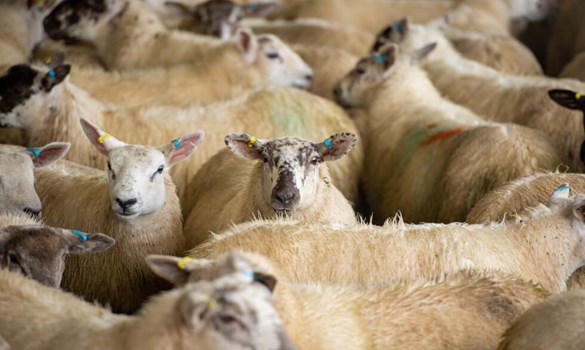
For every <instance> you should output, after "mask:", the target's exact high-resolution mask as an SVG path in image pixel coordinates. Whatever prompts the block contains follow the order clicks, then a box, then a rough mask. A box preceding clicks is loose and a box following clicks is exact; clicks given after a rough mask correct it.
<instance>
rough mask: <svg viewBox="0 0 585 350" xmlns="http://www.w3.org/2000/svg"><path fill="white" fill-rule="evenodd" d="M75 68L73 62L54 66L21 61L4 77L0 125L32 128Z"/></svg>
mask: <svg viewBox="0 0 585 350" xmlns="http://www.w3.org/2000/svg"><path fill="white" fill-rule="evenodd" d="M70 70H71V66H69V65H58V66H56V67H54V68H52V69H49V68H41V67H32V66H30V65H26V64H19V65H15V66H12V67H10V69H9V70H8V71H7V72H6V73H5V74H4V75H3V76H1V77H0V127H2V128H28V127H30V125H31V124H32V123H35V122H36V120H31V119H30V118H34V117H37V116H38V114H39V113H40V112H41V110H42V108H43V107H44V106H46V105H48V104H49V101H50V99H51V98H50V94H51V92H53V90H54V88H55V86H57V85H59V84H60V83H61V82H63V80H65V78H66V77H67V75H68V74H69V71H70Z"/></svg>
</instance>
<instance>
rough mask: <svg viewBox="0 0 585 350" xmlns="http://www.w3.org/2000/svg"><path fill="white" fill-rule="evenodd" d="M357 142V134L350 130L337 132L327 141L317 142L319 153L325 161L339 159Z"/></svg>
mask: <svg viewBox="0 0 585 350" xmlns="http://www.w3.org/2000/svg"><path fill="white" fill-rule="evenodd" d="M356 142H357V139H356V136H355V135H354V134H352V133H349V132H343V133H339V134H335V135H333V136H331V137H329V138H328V139H325V141H323V142H321V143H318V144H315V149H316V151H317V153H319V154H320V155H321V157H322V158H323V160H324V161H331V160H338V159H340V158H341V157H343V156H344V155H346V154H347V152H349V151H350V150H351V149H352V148H353V146H354V145H355V143H356Z"/></svg>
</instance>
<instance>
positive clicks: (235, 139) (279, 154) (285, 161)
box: [225, 132, 356, 215]
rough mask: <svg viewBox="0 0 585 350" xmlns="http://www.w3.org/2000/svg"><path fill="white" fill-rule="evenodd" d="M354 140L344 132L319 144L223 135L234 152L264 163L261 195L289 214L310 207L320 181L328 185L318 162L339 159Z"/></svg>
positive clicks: (354, 138)
mask: <svg viewBox="0 0 585 350" xmlns="http://www.w3.org/2000/svg"><path fill="white" fill-rule="evenodd" d="M355 142H356V137H355V135H354V134H351V133H347V132H346V133H339V134H336V135H333V136H331V137H329V138H327V139H326V140H325V141H323V142H321V143H314V142H311V141H307V140H303V139H300V138H296V137H285V138H281V139H274V140H268V141H267V140H259V139H256V138H255V137H253V136H250V135H248V134H231V135H228V136H226V138H225V143H226V145H227V146H228V148H229V149H230V150H231V151H232V152H233V153H235V154H236V155H238V156H240V157H241V158H244V159H247V160H257V161H261V162H263V167H262V168H261V169H262V179H261V182H262V198H263V199H264V201H265V202H266V203H267V204H269V205H270V206H271V207H272V208H273V209H274V211H275V212H276V213H277V214H278V215H292V214H293V213H294V212H295V211H296V210H298V209H301V208H305V207H308V206H310V205H311V204H312V203H313V201H314V200H315V197H316V195H317V190H318V184H319V182H321V181H325V182H326V183H327V184H328V181H329V180H328V179H324V178H322V177H321V176H320V172H319V170H318V168H319V166H320V164H321V163H323V162H324V161H333V160H338V159H340V158H342V157H343V156H344V155H346V154H347V152H349V151H350V150H351V149H352V148H353V146H354V145H355Z"/></svg>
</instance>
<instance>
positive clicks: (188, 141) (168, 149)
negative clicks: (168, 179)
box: [159, 131, 205, 167]
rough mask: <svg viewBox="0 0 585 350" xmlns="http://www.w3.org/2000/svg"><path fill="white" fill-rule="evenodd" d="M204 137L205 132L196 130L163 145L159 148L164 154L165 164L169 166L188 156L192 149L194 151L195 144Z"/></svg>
mask: <svg viewBox="0 0 585 350" xmlns="http://www.w3.org/2000/svg"><path fill="white" fill-rule="evenodd" d="M204 137H205V133H204V132H203V131H197V132H194V133H192V134H188V135H185V136H183V137H181V138H180V139H175V140H173V141H171V143H169V144H168V145H164V146H162V147H161V148H159V149H160V150H161V152H162V153H163V154H164V155H165V159H166V160H167V164H168V165H169V167H171V166H173V165H175V164H177V163H178V162H180V161H183V160H185V159H187V158H189V156H191V154H193V151H195V148H196V147H197V145H199V144H200V143H201V142H202V141H203V138H204Z"/></svg>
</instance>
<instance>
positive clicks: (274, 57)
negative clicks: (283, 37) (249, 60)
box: [266, 52, 280, 60]
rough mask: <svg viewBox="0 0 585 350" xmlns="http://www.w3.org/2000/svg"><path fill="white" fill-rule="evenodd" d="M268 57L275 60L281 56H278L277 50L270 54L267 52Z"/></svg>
mask: <svg viewBox="0 0 585 350" xmlns="http://www.w3.org/2000/svg"><path fill="white" fill-rule="evenodd" d="M266 57H268V58H269V59H271V60H275V59H277V58H278V57H280V56H278V53H276V52H271V53H269V54H266Z"/></svg>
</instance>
